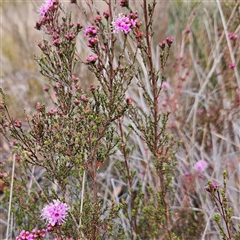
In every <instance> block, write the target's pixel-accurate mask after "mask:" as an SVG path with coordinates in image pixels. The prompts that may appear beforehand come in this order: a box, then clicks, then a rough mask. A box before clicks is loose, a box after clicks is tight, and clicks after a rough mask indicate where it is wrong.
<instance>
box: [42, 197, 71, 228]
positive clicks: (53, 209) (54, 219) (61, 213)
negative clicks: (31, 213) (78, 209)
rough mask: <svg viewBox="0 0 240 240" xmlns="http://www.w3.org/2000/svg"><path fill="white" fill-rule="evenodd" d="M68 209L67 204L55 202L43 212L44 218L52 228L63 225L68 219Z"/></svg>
mask: <svg viewBox="0 0 240 240" xmlns="http://www.w3.org/2000/svg"><path fill="white" fill-rule="evenodd" d="M67 211H68V207H67V204H66V203H62V202H60V201H59V200H53V203H50V204H49V205H47V206H46V207H45V208H43V210H42V214H41V216H42V218H44V219H46V220H47V221H48V223H49V224H50V225H52V226H55V225H62V224H63V222H64V220H65V218H66V217H67V214H68V213H67Z"/></svg>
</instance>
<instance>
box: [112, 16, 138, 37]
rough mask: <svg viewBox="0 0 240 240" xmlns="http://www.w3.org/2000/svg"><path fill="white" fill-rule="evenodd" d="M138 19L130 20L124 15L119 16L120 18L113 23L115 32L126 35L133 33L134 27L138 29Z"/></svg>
mask: <svg viewBox="0 0 240 240" xmlns="http://www.w3.org/2000/svg"><path fill="white" fill-rule="evenodd" d="M136 23H137V19H132V18H131V19H130V18H129V17H128V16H124V15H123V14H122V13H120V14H119V15H118V18H117V19H116V20H115V21H114V22H112V26H113V31H114V32H119V31H121V32H124V33H125V34H127V33H129V32H130V31H131V28H132V27H136Z"/></svg>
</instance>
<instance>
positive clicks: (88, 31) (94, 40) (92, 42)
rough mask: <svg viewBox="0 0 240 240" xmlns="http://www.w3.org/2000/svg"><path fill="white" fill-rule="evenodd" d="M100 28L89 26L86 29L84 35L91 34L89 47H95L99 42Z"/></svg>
mask: <svg viewBox="0 0 240 240" xmlns="http://www.w3.org/2000/svg"><path fill="white" fill-rule="evenodd" d="M97 33H98V30H97V28H96V27H95V26H88V27H87V29H86V30H85V33H84V36H89V38H88V47H91V48H93V47H94V46H95V45H96V44H97V43H98V42H99V40H98V37H97V36H96V35H97Z"/></svg>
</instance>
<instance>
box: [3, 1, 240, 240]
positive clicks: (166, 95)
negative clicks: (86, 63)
mask: <svg viewBox="0 0 240 240" xmlns="http://www.w3.org/2000/svg"><path fill="white" fill-rule="evenodd" d="M98 4H99V10H100V11H101V8H102V9H104V3H103V4H101V3H100V2H98ZM132 4H133V5H136V7H140V6H138V5H139V4H138V1H132ZM38 5H39V3H36V2H35V3H31V2H24V3H23V2H3V3H2V4H1V8H2V9H1V10H2V14H3V16H2V22H1V28H2V33H3V38H2V49H1V51H2V56H1V61H2V63H1V64H2V69H1V71H2V76H1V80H2V87H3V90H4V91H5V93H6V94H7V102H8V105H9V109H10V111H11V113H12V115H13V116H14V118H18V119H22V121H24V112H23V109H25V110H26V111H27V112H28V113H31V112H32V111H33V110H34V108H35V105H36V103H37V102H47V101H49V100H48V98H47V97H48V96H47V94H46V93H45V92H44V91H43V88H44V86H45V85H47V84H48V82H47V80H46V79H44V78H43V77H42V76H41V75H40V73H39V72H38V66H37V64H35V62H34V60H33V54H38V53H39V49H38V47H37V46H36V41H38V39H41V38H42V37H43V36H42V35H41V34H40V32H38V31H36V30H35V29H34V28H33V26H34V24H35V22H36V20H37V18H38V16H37V13H36V9H37V8H38ZM73 10H74V9H73ZM74 17H75V18H78V16H74ZM83 24H85V23H83ZM154 30H155V38H154V42H155V44H157V43H158V42H160V41H162V40H164V39H165V38H166V36H173V37H174V44H173V47H172V49H171V55H170V60H169V61H168V66H167V68H166V71H167V74H166V75H167V80H166V82H167V83H168V84H169V86H167V87H166V88H163V89H162V97H161V99H160V102H161V103H162V111H163V112H166V111H170V112H171V114H170V117H169V121H168V131H169V132H170V133H172V134H173V135H174V136H175V139H177V140H179V141H181V145H180V147H179V149H178V151H177V154H176V158H177V162H178V166H177V169H176V177H175V180H174V185H175V187H176V188H175V189H176V192H175V199H174V203H173V204H172V208H173V211H174V220H175V226H174V229H175V232H176V233H177V234H178V235H179V236H181V237H182V238H181V239H186V240H187V239H196V240H197V239H220V236H219V233H218V228H217V226H216V225H215V224H214V221H213V216H214V213H215V212H216V208H215V206H214V204H213V202H212V200H211V198H210V196H209V194H207V192H206V190H205V188H204V187H205V186H206V185H207V181H208V180H209V179H211V180H212V179H213V180H216V181H217V182H219V183H221V182H222V172H223V170H224V169H226V170H227V172H228V179H227V186H228V188H227V194H228V200H229V205H230V206H231V207H232V208H233V212H234V214H235V215H234V217H233V221H234V223H235V224H236V226H237V224H240V215H239V209H240V78H239V72H238V70H239V66H240V57H239V55H240V49H239V45H240V6H239V1H222V2H221V4H220V3H218V2H204V1H203V2H200V1H199V2H183V1H169V2H163V3H161V2H159V3H158V7H157V10H156V16H155V20H154ZM229 33H234V34H236V35H237V38H236V39H235V40H232V39H230V38H229ZM83 41H84V39H82V38H79V40H78V45H79V46H83V48H80V49H81V52H80V54H81V56H87V53H86V50H85V46H86V43H85V46H84V45H83ZM158 51H159V49H158V48H157V47H156V53H155V54H154V56H155V62H156V66H157V65H158V61H159V60H158V57H157V56H158ZM83 58H84V57H83ZM231 63H235V64H236V67H235V68H230V67H229V64H231ZM139 64H141V60H140V59H139ZM77 71H78V72H77V74H78V76H80V80H81V83H82V85H83V86H86V88H87V87H88V86H89V85H90V83H92V82H94V81H95V79H94V77H93V75H92V74H91V73H90V72H89V71H86V69H85V68H82V67H81V66H78V68H77ZM129 95H130V96H131V97H132V98H133V99H134V98H139V96H137V95H136V94H135V92H134V88H133V89H132V90H130V91H129ZM140 102H141V97H140ZM49 104H50V103H49ZM141 107H142V108H143V109H145V108H146V106H144V104H143V105H142V106H141ZM0 140H1V141H0V151H1V160H2V161H9V166H10V168H9V169H11V171H12V168H11V164H12V156H11V154H10V148H9V146H8V145H7V143H6V142H5V139H3V138H2V136H1V139H0ZM132 141H138V142H137V144H138V146H139V147H138V149H137V151H136V152H135V156H134V157H133V158H132V165H135V166H136V168H137V169H138V171H139V172H142V171H144V169H145V167H146V165H148V164H149V162H150V159H149V156H150V155H149V153H148V151H146V150H145V149H146V148H145V145H144V144H143V142H141V141H140V140H139V139H132ZM115 157H116V156H115ZM119 158H120V156H119ZM200 159H205V160H206V161H207V162H208V164H209V167H208V169H207V171H206V172H204V173H203V174H202V175H201V176H200V175H199V174H198V173H196V171H195V170H194V165H195V164H196V162H197V161H199V160H200ZM112 160H114V159H112ZM139 162H140V164H139ZM142 166H144V167H143V168H142ZM149 167H151V166H149ZM111 168H113V164H112V163H111V160H110V162H109V165H108V166H105V167H104V169H103V171H102V173H101V174H100V176H102V178H103V179H105V180H104V183H105V185H104V187H103V189H102V194H103V195H104V194H105V195H106V196H107V195H108V192H113V194H114V196H117V195H119V193H120V192H121V191H122V187H121V184H119V182H117V180H116V181H115V182H114V181H113V180H112V179H113V178H114V179H118V178H119V176H118V175H119V174H120V173H119V172H115V174H116V175H115V176H113V175H111V174H109V173H110V172H111ZM141 168H142V169H141ZM9 171H10V170H9ZM34 171H36V172H34V174H35V175H36V179H37V180H38V178H39V179H40V177H41V176H40V175H41V173H38V175H37V169H36V170H34ZM15 172H16V174H17V173H18V170H17V166H16V169H15ZM10 174H11V172H10ZM39 174H40V175H39ZM147 177H148V178H149V179H151V171H150V172H149V176H147ZM119 179H120V178H119ZM152 184H153V185H154V181H153V183H152ZM119 186H120V187H119ZM9 187H10V186H4V185H3V184H2V182H1V180H0V191H1V194H2V196H1V195H0V197H1V198H3V195H4V188H9ZM153 188H154V186H153ZM112 189H113V190H112ZM0 208H1V211H0V212H1V214H0V238H1V239H3V238H4V237H5V231H6V227H7V222H9V223H10V222H11V221H9V219H7V211H8V209H7V205H4V206H0ZM10 217H11V219H12V218H13V219H14V216H10ZM11 227H13V226H12V225H11ZM14 228H15V229H16V226H14Z"/></svg>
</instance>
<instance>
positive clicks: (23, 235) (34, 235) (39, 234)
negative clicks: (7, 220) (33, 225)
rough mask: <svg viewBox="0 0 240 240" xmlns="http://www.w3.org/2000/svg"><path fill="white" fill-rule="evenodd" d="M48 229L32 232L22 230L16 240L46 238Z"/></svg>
mask: <svg viewBox="0 0 240 240" xmlns="http://www.w3.org/2000/svg"><path fill="white" fill-rule="evenodd" d="M46 231H47V230H46V229H41V230H36V229H33V230H32V231H31V232H29V231H25V230H22V231H21V232H20V234H19V236H17V237H16V240H22V239H25V240H34V239H41V238H44V237H45V235H46Z"/></svg>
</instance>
